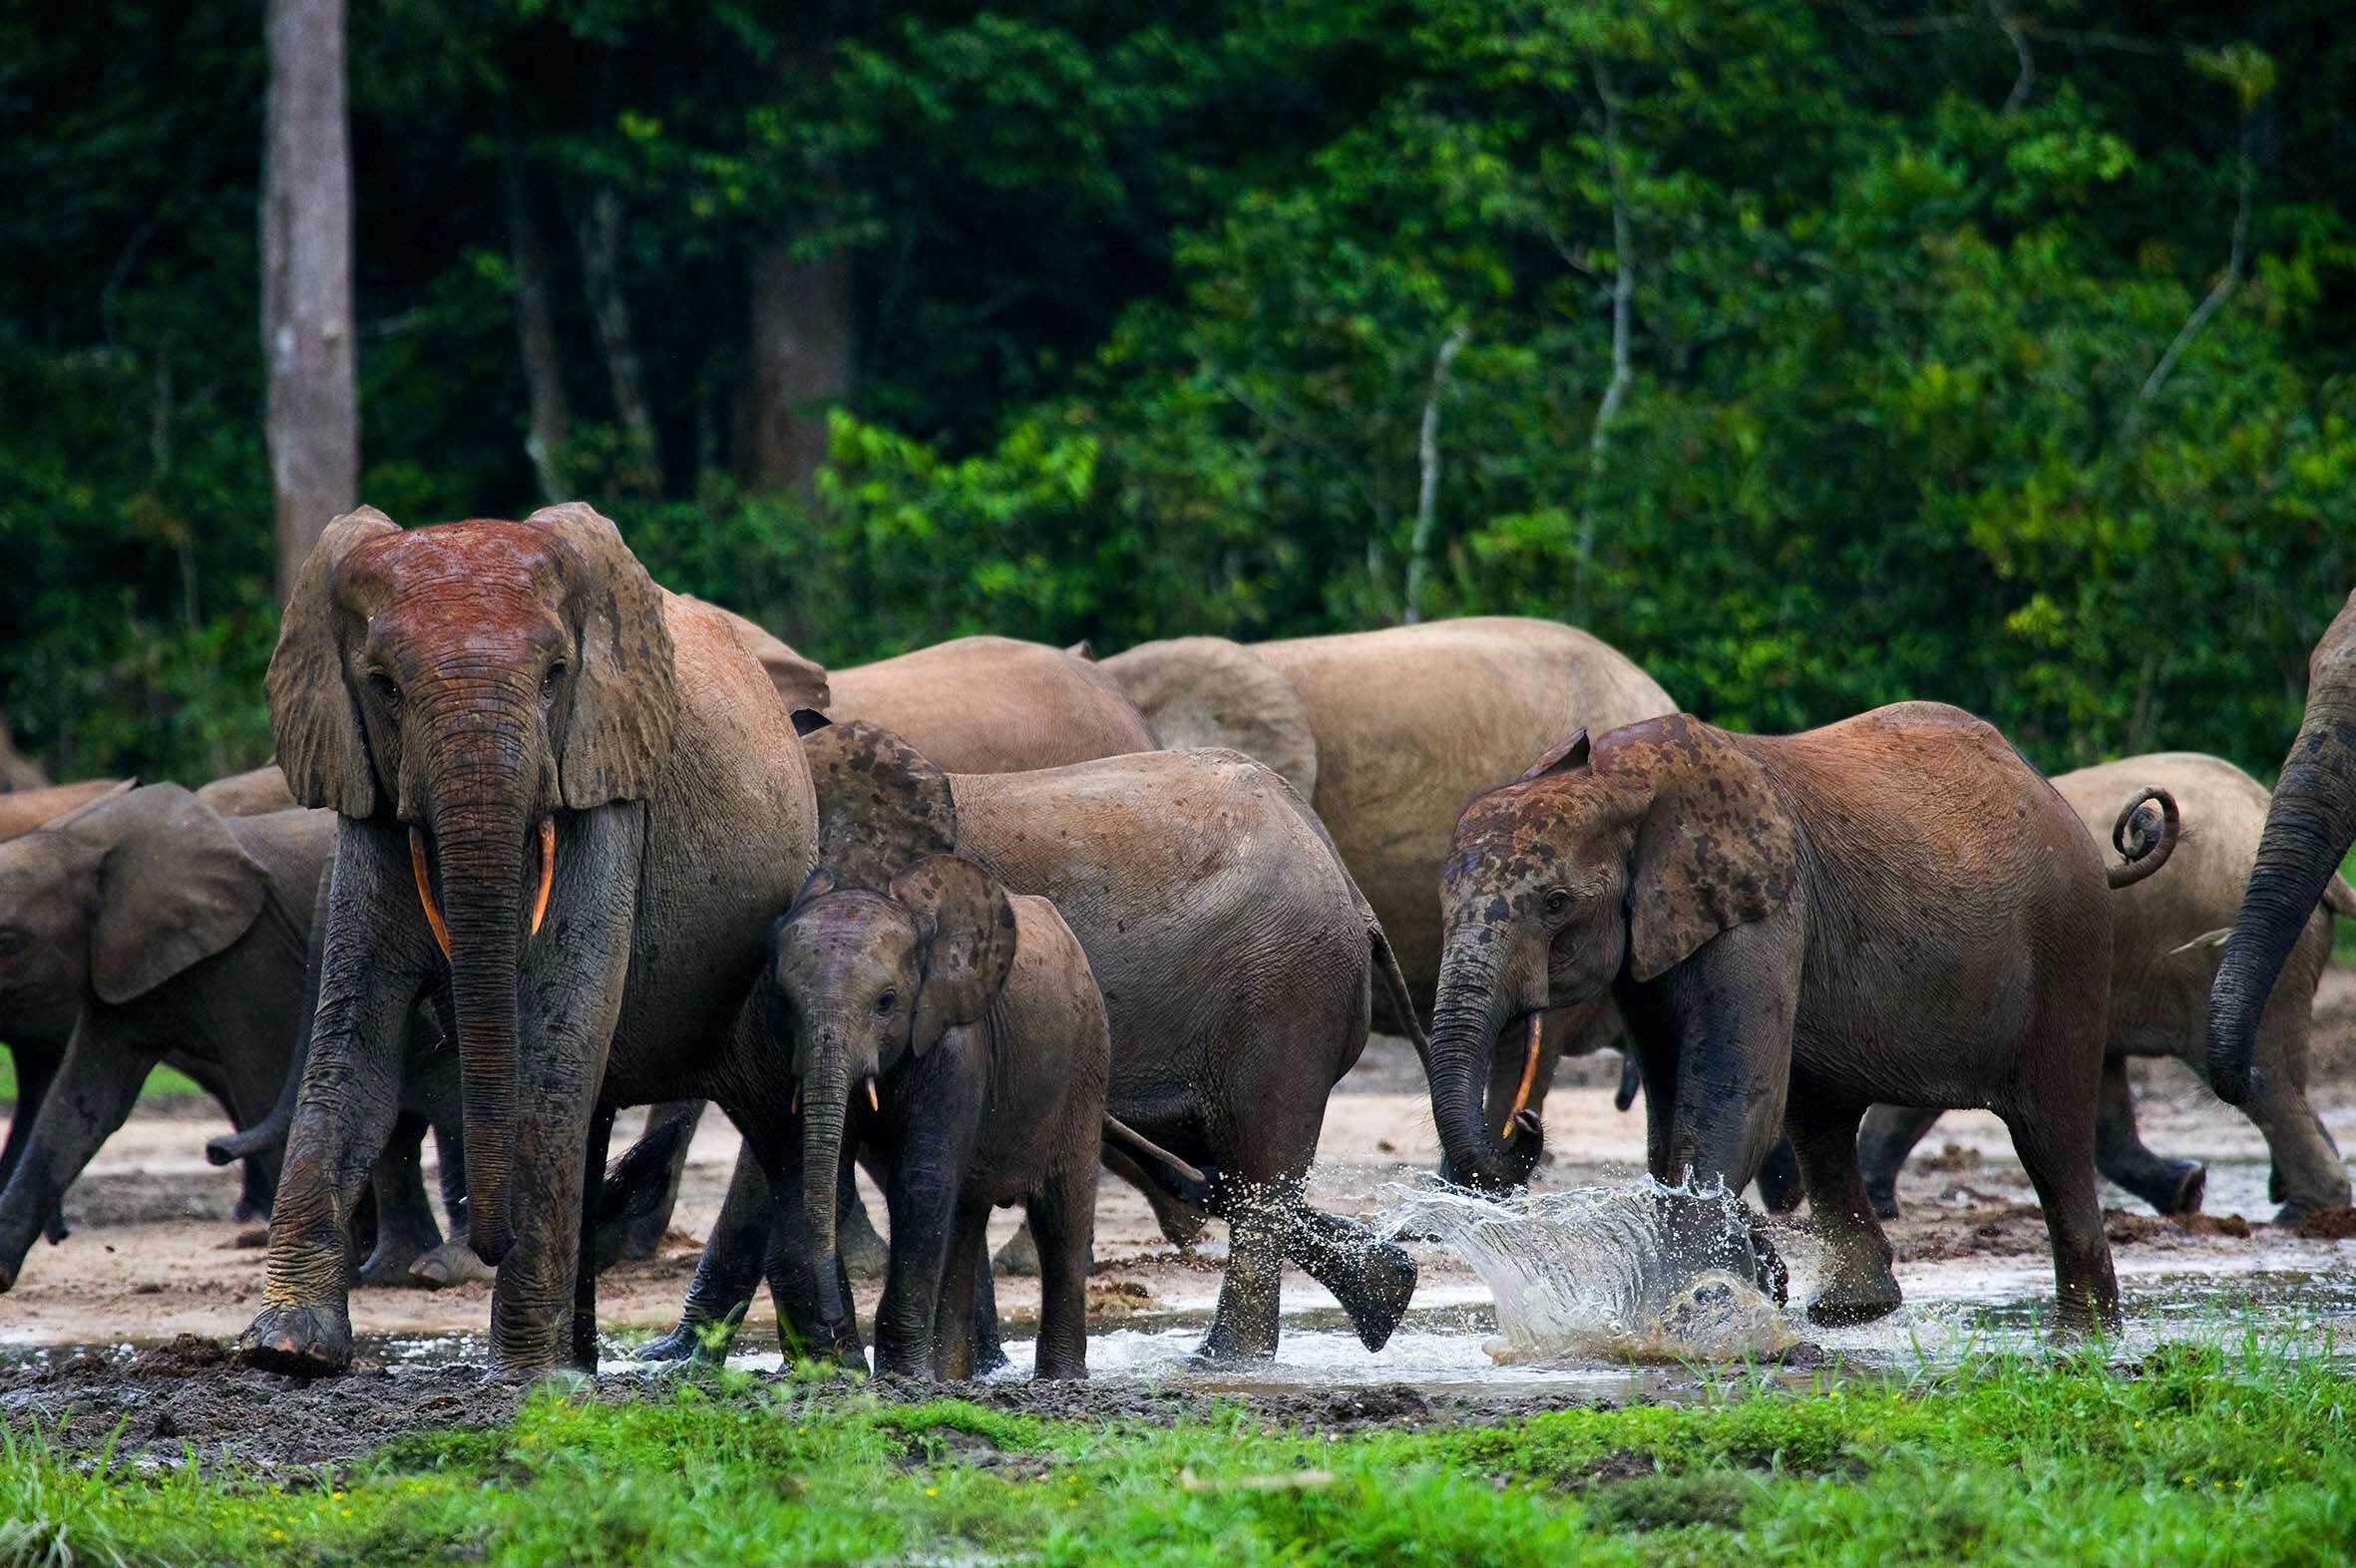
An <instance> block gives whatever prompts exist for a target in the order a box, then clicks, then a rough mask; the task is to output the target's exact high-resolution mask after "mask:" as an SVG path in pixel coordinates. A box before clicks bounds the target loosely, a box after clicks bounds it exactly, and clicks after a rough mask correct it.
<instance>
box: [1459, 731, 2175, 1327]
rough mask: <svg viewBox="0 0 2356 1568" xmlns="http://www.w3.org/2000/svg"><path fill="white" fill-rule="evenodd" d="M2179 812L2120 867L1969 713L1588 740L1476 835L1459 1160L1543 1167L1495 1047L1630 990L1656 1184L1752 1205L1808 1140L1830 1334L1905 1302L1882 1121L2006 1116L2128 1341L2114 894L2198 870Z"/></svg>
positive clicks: (2066, 1296)
mask: <svg viewBox="0 0 2356 1568" xmlns="http://www.w3.org/2000/svg"><path fill="white" fill-rule="evenodd" d="M2151 794H2152V795H2153V797H2154V798H2158V799H2160V800H2161V804H2162V808H2163V810H2164V812H2165V814H2166V819H2167V824H2168V827H2167V831H2166V832H2165V833H2164V834H2163V836H2162V837H2161V838H2160V842H2159V843H2158V844H2157V845H2152V846H2144V845H2139V846H2138V847H2139V848H2144V849H2148V853H2147V854H2145V855H2144V857H2143V858H2141V859H2139V860H2137V861H2134V862H2132V863H2130V864H2128V865H2125V866H2121V867H2118V868H2116V869H2114V870H2113V871H2112V872H2110V873H2109V874H2108V876H2107V875H2106V873H2105V871H2104V868H2103V865H2102V862H2101V859H2100V858H2099V857H2098V855H2097V854H2096V851H2095V848H2094V845H2093V844H2092V843H2090V842H2089V840H2088V837H2087V834H2086V831H2085V829H2084V828H2083V827H2081V826H2080V824H2079V821H2078V819H2077V817H2076V816H2075V815H2074V814H2073V813H2072V812H2071V811H2070V809H2069V807H2068V806H2067V805H2065V804H2064V803H2063V801H2062V799H2061V797H2060V796H2059V795H2057V794H2055V793H2054V791H2053V789H2052V787H2051V786H2050V785H2048V784H2047V783H2046V781H2045V780H2044V779H2042V778H2040V777H2039V776H2038V774H2037V772H2036V770H2035V769H2033V768H2031V767H2030V766H2029V764H2028V763H2026V762H2024V761H2023V760H2022V759H2021V757H2020V755H2019V754H2018V753H2017V752H2015V751H2014V750H2013V749H2012V747H2011V746H2010V745H2008V744H2007V743H2006V742H2005V739H2004V737H2003V736H2002V735H2000V734H1998V733H1997V732H1996V730H1995V729H1993V728H1991V727H1990V726H1989V725H1987V724H1984V723H1982V722H1980V721H1979V720H1977V719H1975V718H1973V717H1971V716H1970V715H1969V714H1966V713H1963V712H1960V711H1958V710H1957V709H1954V708H1950V707H1946V706H1944V705H1942V704H1938V703H1927V702H1909V703H1899V704H1897V705H1895V706H1892V707H1886V708H1879V709H1876V710H1874V711H1873V712H1870V713H1866V714H1863V715H1861V716H1859V717H1856V718H1852V719H1848V720H1845V721H1843V722H1841V723H1838V724H1833V725H1829V726H1827V727H1825V728H1823V729H1818V730H1812V731H1809V732H1808V733H1806V734H1802V735H1790V736H1752V735H1736V734H1731V733H1729V732H1727V731H1725V730H1722V729H1718V728H1715V727H1713V726H1711V725H1708V724H1704V723H1702V722H1701V721H1700V720H1698V719H1694V718H1691V717H1689V716H1687V715H1684V714H1675V715H1671V716H1670V717H1667V718H1661V719H1652V720H1647V721H1646V722H1644V723H1640V724H1632V725H1629V726H1627V727H1625V728H1622V729H1618V730H1614V731H1612V732H1611V733H1610V734H1607V735H1605V736H1603V737H1602V738H1601V739H1599V740H1596V741H1593V742H1592V743H1591V742H1590V740H1589V738H1588V736H1587V734H1586V732H1585V731H1583V730H1582V731H1580V732H1579V733H1578V734H1576V735H1574V736H1573V737H1572V738H1571V740H1570V741H1569V742H1567V743H1566V744H1564V745H1562V746H1559V747H1557V748H1556V749H1555V750H1553V751H1551V752H1549V753H1548V754H1547V755H1546V756H1545V757H1543V758H1541V759H1540V760H1539V762H1538V763H1537V764H1536V765H1535V766H1533V767H1532V768H1531V769H1530V770H1529V772H1527V773H1526V774H1524V775H1523V777H1522V778H1521V780H1520V781H1518V782H1517V783H1514V784H1511V785H1507V786H1505V787H1504V788H1502V789H1497V790H1493V791H1491V792H1490V793H1488V794H1486V795H1483V796H1481V797H1480V798H1478V799H1477V800H1475V801H1474V802H1473V803H1472V804H1471V805H1470V806H1468V807H1466V808H1465V811H1464V814H1463V817H1462V818H1461V819H1460V820H1459V821H1458V823H1457V825H1456V832H1455V839H1454V843H1453V846H1452V848H1451V850H1450V854H1449V858H1448V863H1447V868H1446V871H1445V873H1444V875H1443V881H1442V902H1443V904H1444V906H1445V908H1446V911H1447V922H1446V933H1447V935H1446V940H1445V943H1444V946H1443V957H1442V961H1441V971H1440V987H1439V1001H1438V1005H1437V1008H1436V1009H1435V1012H1434V1015H1433V1020H1432V1029H1431V1052H1430V1060H1431V1101H1432V1113H1433V1116H1434V1118H1435V1119H1436V1120H1437V1122H1438V1124H1439V1131H1440V1137H1441V1140H1442V1142H1443V1143H1444V1144H1445V1145H1446V1148H1447V1152H1448V1157H1449V1159H1450V1160H1451V1161H1452V1162H1453V1163H1454V1164H1455V1166H1456V1167H1457V1168H1458V1169H1460V1170H1464V1171H1466V1172H1468V1173H1470V1174H1472V1175H1474V1176H1476V1177H1477V1178H1479V1179H1481V1180H1484V1181H1487V1182H1493V1183H1495V1184H1498V1185H1504V1184H1506V1183H1508V1182H1511V1181H1513V1180H1515V1179H1517V1178H1518V1177H1520V1176H1522V1175H1525V1174H1526V1173H1527V1169H1528V1164H1527V1161H1528V1157H1529V1156H1528V1154H1527V1153H1526V1147H1527V1145H1528V1143H1529V1141H1530V1140H1528V1139H1527V1138H1526V1137H1525V1138H1522V1139H1521V1140H1520V1143H1519V1144H1518V1145H1517V1144H1516V1143H1515V1142H1514V1141H1513V1140H1514V1138H1515V1136H1516V1129H1515V1127H1514V1125H1513V1124H1512V1123H1510V1122H1509V1123H1507V1124H1506V1125H1505V1126H1504V1127H1499V1126H1497V1125H1495V1124H1494V1123H1492V1122H1491V1120H1490V1118H1489V1116H1488V1114H1487V1112H1486V1107H1485V1103H1484V1090H1485V1089H1486V1087H1487V1085H1486V1084H1485V1083H1483V1081H1482V1079H1483V1077H1484V1075H1485V1072H1486V1069H1487V1067H1488V1064H1489V1062H1490V1061H1491V1059H1492V1056H1493V1052H1494V1050H1495V1047H1496V1042H1497V1041H1498V1040H1499V1039H1500V1038H1501V1037H1513V1036H1515V1035H1518V1034H1521V1033H1524V1032H1526V1031H1527V1030H1528V1028H1529V1025H1530V1023H1531V1020H1532V1018H1533V1016H1534V1015H1535V1014H1537V1013H1539V1012H1541V1011H1543V1010H1544V1009H1547V1008H1551V1007H1560V1006H1564V1005H1566V1004H1569V1003H1573V1002H1577V1001H1581V1000H1584V999H1586V998H1589V997H1592V996H1595V995H1598V994H1600V993H1602V992H1604V991H1607V990H1608V991H1610V992H1611V994H1612V995H1613V996H1614V997H1615V999H1616V1000H1617V1001H1618V1003H1619V1006H1620V1011H1621V1013H1622V1015H1623V1016H1624V1017H1625V1018H1626V1019H1627V1021H1628V1025H1629V1030H1630V1033H1631V1035H1632V1036H1633V1038H1634V1040H1635V1044H1636V1053H1637V1057H1638V1061H1639V1064H1640V1067H1641V1070H1642V1072H1643V1075H1644V1087H1645V1107H1646V1114H1647V1118H1648V1122H1649V1128H1648V1140H1647V1141H1648V1146H1649V1163H1650V1165H1651V1168H1652V1174H1653V1176H1654V1178H1655V1179H1656V1180H1658V1181H1661V1182H1664V1183H1678V1182H1687V1181H1700V1182H1704V1183H1711V1182H1723V1183H1724V1184H1725V1185H1726V1187H1727V1188H1729V1189H1730V1190H1740V1189H1741V1188H1742V1187H1744V1186H1745V1185H1747V1184H1748V1183H1749V1182H1750V1181H1751V1179H1752V1178H1753V1176H1755V1175H1756V1174H1757V1172H1758V1170H1759V1166H1760V1162H1761V1160H1762V1159H1763V1158H1764V1157H1765V1156H1766V1155H1767V1151H1768V1149H1769V1147H1770V1146H1771V1145H1772V1144H1773V1143H1774V1140H1775V1135H1776V1129H1777V1128H1778V1126H1782V1127H1785V1128H1787V1129H1788V1131H1789V1133H1790V1136H1791V1140H1792V1143H1793V1145H1794V1147H1795V1149H1796V1151H1797V1153H1798V1156H1799V1164H1800V1174H1801V1177H1802V1180H1803V1181H1804V1182H1805V1184H1806V1188H1807V1195H1808V1201H1809V1204H1810V1207H1811V1208H1812V1209H1813V1210H1814V1212H1815V1214H1816V1215H1817V1218H1818V1223H1819V1224H1820V1225H1821V1226H1822V1227H1823V1228H1824V1229H1825V1231H1826V1233H1827V1240H1828V1241H1829V1243H1830V1259H1829V1267H1828V1271H1827V1277H1826V1279H1825V1281H1824V1284H1823V1287H1822V1289H1821V1290H1820V1291H1819V1293H1818V1294H1817V1296H1816V1299H1815V1300H1814V1301H1813V1302H1811V1303H1809V1306H1808V1314H1809V1316H1810V1317H1811V1318H1812V1319H1814V1320H1815V1321H1817V1322H1819V1323H1855V1322H1864V1321H1867V1320H1869V1319H1872V1318H1876V1317H1879V1316H1881V1315H1883V1314H1885V1313H1888V1312H1890V1311H1891V1310H1893V1309H1894V1308H1895V1307H1896V1306H1897V1305H1898V1300H1899V1296H1898V1286H1897V1280H1896V1278H1895V1276H1894V1275H1893V1274H1892V1273H1891V1270H1890V1264H1891V1252H1890V1247H1889V1242H1888V1240H1887V1238H1885V1237H1884V1236H1883V1234H1882V1232H1881V1228H1880V1225H1879V1224H1878V1223H1877V1222H1876V1221H1875V1219H1874V1216H1873V1210H1872V1206H1871V1204H1870V1202H1869V1201H1868V1200H1867V1198H1866V1195H1865V1190H1864V1183H1863V1181H1862V1180H1861V1178H1860V1176H1859V1174H1858V1170H1857V1124H1858V1121H1859V1119H1860V1118H1861V1117H1862V1116H1863V1114H1864V1112H1865V1109H1866V1107H1867V1106H1868V1105H1870V1104H1871V1103H1872V1102H1874V1101H1876V1100H1888V1101H1894V1102H1898V1103H1902V1104H1913V1105H1946V1106H1958V1105H1986V1106H1988V1107H1990V1108H1992V1109H1993V1110H1995V1111H1996V1113H1997V1114H1998V1115H1999V1116H2001V1117H2003V1118H2004V1121H2005V1124H2006V1125H2007V1126H2008V1127H2009V1128H2010V1129H2011V1131H2012V1135H2013V1143H2014V1146H2015V1147H2016V1148H2017V1149H2018V1150H2019V1151H2020V1156H2021V1163H2022V1165H2023V1166H2025V1167H2026V1168H2027V1170H2028V1172H2029V1176H2030V1179H2031V1180H2032V1181H2033V1182H2034V1183H2035V1184H2036V1186H2037V1193H2038V1197H2039V1199H2040V1200H2041V1201H2042V1203H2043V1205H2044V1208H2045V1216H2046V1223H2047V1225H2048V1227H2049V1229H2050V1230H2051V1233H2052V1237H2053V1251H2054V1272H2055V1278H2056V1283H2057V1286H2058V1290H2059V1297H2060V1309H2061V1318H2062V1321H2063V1322H2064V1324H2065V1325H2067V1326H2070V1327H2073V1328H2078V1327H2086V1326H2091V1325H2092V1324H2094V1323H2096V1322H2098V1321H2100V1322H2105V1323H2112V1322H2116V1321H2117V1319H2118V1314H2119V1286H2118V1281H2117V1279H2116V1277H2115V1276H2114V1274H2113V1272H2112V1267H2111V1250H2110V1244H2109V1242H2108V1241H2107V1240H2106V1239H2105V1237H2104V1234H2103V1215H2102V1208H2101V1205H2100V1203H2099V1202H2098V1200H2097V1193H2096V1186H2095V1172H2094V1141H2095V1101H2096V1090H2097V1086H2098V1083H2099V1080H2100V1078H2101V1075H2102V1062H2103V1041H2104V1035H2105V1021H2106V1009H2107V1005H2108V999H2109V992H2110V970H2111V919H2112V917H2111V909H2110V895H2109V894H2108V892H2107V891H2106V883H2108V884H2109V886H2111V887H2123V886H2126V885H2127V884H2128V883H2130V882H2133V881H2137V880H2140V879H2141V878H2142V877H2144V876H2148V875H2150V873H2151V872H2153V871H2155V870H2157V869H2159V867H2160V865H2162V864H2164V863H2165V861H2166V859H2167V857H2168V852H2169V851H2170V850H2172V848H2173V846H2174V842H2175V832H2174V822H2175V808H2174V803H2173V802H2172V801H2171V800H2167V799H2165V797H2164V792H2163V791H2152V792H2151ZM2140 804H2141V801H2140V800H2134V801H2131V802H2130V810H2131V811H2132V810H2133V809H2134V808H2135V807H2136V806H2139V805H2140ZM2126 820H2127V819H2126V817H2125V816H2123V817H2122V819H2121V826H2122V827H2124V826H2125V824H2126ZM1755 1245H1756V1244H1755ZM1762 1272H1763V1274H1767V1275H1770V1276H1771V1270H1768V1269H1765V1268H1763V1271H1762Z"/></svg>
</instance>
